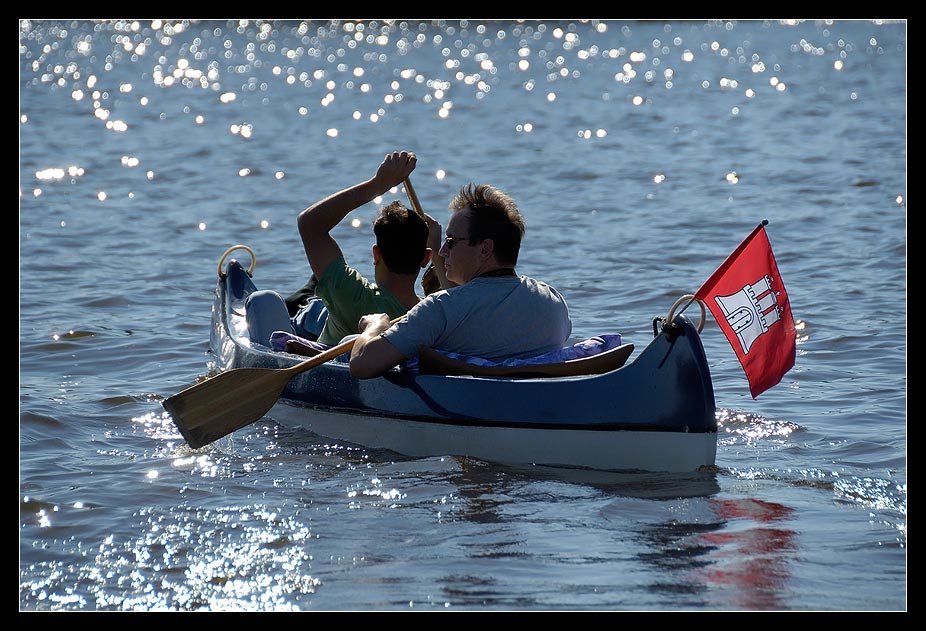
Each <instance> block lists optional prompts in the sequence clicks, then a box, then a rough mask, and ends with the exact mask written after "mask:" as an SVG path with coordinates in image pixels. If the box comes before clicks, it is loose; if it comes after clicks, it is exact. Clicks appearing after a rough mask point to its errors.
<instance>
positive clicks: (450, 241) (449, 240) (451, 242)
mask: <svg viewBox="0 0 926 631" xmlns="http://www.w3.org/2000/svg"><path fill="white" fill-rule="evenodd" d="M460 241H469V239H466V238H463V237H445V238H444V245H446V246H447V249H448V250H452V249H453V248H455V247H456V246H457V243H458V242H460Z"/></svg>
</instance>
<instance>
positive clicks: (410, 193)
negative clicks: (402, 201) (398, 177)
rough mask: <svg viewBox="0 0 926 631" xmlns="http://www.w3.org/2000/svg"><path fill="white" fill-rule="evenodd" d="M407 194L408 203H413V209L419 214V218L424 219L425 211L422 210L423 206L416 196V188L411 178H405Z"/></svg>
mask: <svg viewBox="0 0 926 631" xmlns="http://www.w3.org/2000/svg"><path fill="white" fill-rule="evenodd" d="M405 192H406V193H407V194H408V201H410V202H411V204H412V208H413V209H414V210H415V212H416V213H418V216H419V217H421V218H422V219H424V211H423V210H421V204H420V203H419V202H418V195H416V194H415V187H413V186H412V181H411V178H405Z"/></svg>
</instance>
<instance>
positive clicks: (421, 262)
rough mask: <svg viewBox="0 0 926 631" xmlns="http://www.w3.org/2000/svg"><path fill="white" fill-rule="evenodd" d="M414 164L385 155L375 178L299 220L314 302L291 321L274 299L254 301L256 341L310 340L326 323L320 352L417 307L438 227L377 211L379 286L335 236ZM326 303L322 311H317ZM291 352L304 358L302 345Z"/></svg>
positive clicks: (264, 296)
mask: <svg viewBox="0 0 926 631" xmlns="http://www.w3.org/2000/svg"><path fill="white" fill-rule="evenodd" d="M416 164H417V157H416V156H415V154H414V153H411V152H407V151H396V152H393V153H391V154H388V155H386V157H385V159H384V160H383V162H382V164H380V166H379V168H378V169H377V171H376V174H375V175H374V176H373V177H372V178H370V179H368V180H364V181H363V182H360V183H358V184H355V185H353V186H350V187H348V188H346V189H344V190H341V191H338V192H337V193H334V194H332V195H329V196H328V197H326V198H324V199H322V200H320V201H318V202H316V203H314V204H312V205H311V206H309V207H308V208H306V209H305V210H303V211H302V212H301V213H300V214H299V218H298V226H299V235H300V236H301V237H302V244H303V247H304V248H305V253H306V257H307V258H308V261H309V266H310V267H311V268H312V274H313V276H314V277H315V278H316V279H317V284H316V285H315V287H314V295H315V298H314V299H312V300H309V302H308V304H307V305H305V306H302V308H301V310H300V311H299V312H297V313H296V314H295V315H294V316H293V317H292V318H291V319H290V317H289V312H287V310H286V304H285V303H284V301H283V298H282V297H281V296H280V295H279V294H277V293H276V292H273V291H266V290H265V291H260V292H255V293H254V294H252V295H251V297H250V298H249V300H248V304H247V314H248V325H249V329H250V334H251V337H252V339H254V340H255V341H257V342H260V343H261V344H264V345H269V338H270V335H271V333H272V332H273V331H276V330H283V331H289V332H293V331H294V332H296V333H297V334H300V335H305V336H306V337H309V338H310V339H311V336H308V335H307V334H306V331H307V330H309V331H310V330H311V329H312V328H313V326H304V325H305V324H307V323H308V322H310V323H311V324H312V325H314V328H315V329H316V330H317V327H318V326H319V325H320V324H321V323H322V322H324V326H323V327H322V328H321V330H320V332H318V338H317V341H318V342H319V343H320V344H325V345H328V346H333V345H336V344H338V343H340V342H341V340H342V338H344V337H346V336H348V335H355V334H357V333H358V323H359V322H360V318H361V317H363V316H364V315H366V314H368V313H387V314H389V316H390V317H392V318H396V317H398V316H401V315H403V314H405V313H406V312H407V311H408V310H409V309H410V308H411V307H413V306H415V305H416V304H418V301H419V300H420V297H419V296H418V295H417V294H416V293H415V282H416V280H417V278H418V272H419V271H420V270H421V269H422V268H424V267H425V266H427V264H428V262H429V261H430V260H431V249H430V248H429V247H427V245H428V237H429V229H430V230H431V231H433V232H435V234H436V235H437V237H436V238H437V239H439V238H440V234H441V231H442V228H441V226H440V224H439V223H437V222H436V221H435V220H434V219H432V218H430V217H428V218H427V221H426V220H425V219H423V218H422V217H420V216H418V214H417V213H415V212H414V211H413V210H409V209H408V208H406V207H405V206H404V205H403V204H402V203H401V202H399V201H395V202H392V203H391V204H388V205H386V206H384V207H383V208H382V209H380V212H379V215H378V216H377V218H376V220H375V221H374V222H373V232H374V234H375V235H376V242H375V243H374V244H373V247H372V255H373V268H374V280H373V281H372V282H371V281H369V280H367V279H366V278H364V277H363V276H362V275H361V274H360V272H358V271H357V270H356V269H353V268H352V267H351V266H350V265H348V263H347V261H346V260H345V259H344V254H343V252H342V251H341V248H340V246H339V245H338V243H337V241H335V239H334V237H332V236H331V231H332V230H333V229H334V227H335V226H337V225H338V224H339V223H341V221H343V220H344V218H345V217H347V215H348V214H350V212H351V211H353V210H355V209H357V208H359V207H360V206H363V205H364V204H366V203H368V202H370V201H372V200H373V199H375V198H376V197H378V196H380V195H383V194H384V193H386V192H387V191H389V189H391V188H393V187H395V186H398V185H400V184H401V183H402V182H404V181H405V180H406V179H407V178H408V176H409V175H410V174H411V172H412V171H413V170H414V169H415V166H416ZM319 299H320V300H321V301H322V302H323V303H324V309H321V305H320V304H318V301H319ZM287 350H289V351H291V352H302V351H303V350H305V349H302V348H301V347H300V345H299V344H292V343H290V344H287Z"/></svg>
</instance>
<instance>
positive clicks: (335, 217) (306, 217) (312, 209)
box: [298, 177, 389, 240]
mask: <svg viewBox="0 0 926 631" xmlns="http://www.w3.org/2000/svg"><path fill="white" fill-rule="evenodd" d="M387 190H389V187H386V188H383V185H382V184H380V183H378V182H377V180H376V178H375V177H374V178H370V179H369V180H366V181H365V182H360V183H359V184H355V185H353V186H351V187H349V188H345V189H344V190H342V191H338V192H337V193H334V194H333V195H329V196H328V197H326V198H325V199H323V200H321V201H318V202H315V203H314V204H312V205H311V206H309V207H308V208H306V209H305V210H303V211H302V212H301V213H300V214H299V221H298V222H299V233H300V234H301V235H302V238H303V240H305V238H306V236H307V235H308V236H310V237H311V236H312V235H319V234H327V233H329V232H331V230H333V229H334V227H335V226H336V225H338V224H339V223H341V222H342V221H343V220H344V218H345V217H346V216H347V215H348V214H349V213H350V212H351V211H352V210H355V209H357V208H360V207H361V206H363V205H364V204H366V203H367V202H370V201H372V200H373V199H375V198H376V197H377V196H378V195H382V194H383V193H385V192H386V191H387Z"/></svg>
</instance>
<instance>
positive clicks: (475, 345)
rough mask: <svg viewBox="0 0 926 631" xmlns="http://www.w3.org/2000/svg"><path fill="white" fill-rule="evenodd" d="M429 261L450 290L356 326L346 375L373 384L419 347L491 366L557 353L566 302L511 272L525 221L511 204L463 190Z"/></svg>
mask: <svg viewBox="0 0 926 631" xmlns="http://www.w3.org/2000/svg"><path fill="white" fill-rule="evenodd" d="M450 208H451V210H452V211H453V215H452V216H451V218H450V222H449V223H448V224H447V236H446V238H445V239H444V242H443V245H441V247H440V249H439V251H438V252H437V256H436V257H435V259H436V260H437V261H438V262H439V261H440V260H441V259H443V266H444V270H445V272H446V279H447V280H448V281H450V284H451V285H456V286H451V287H449V288H447V289H443V290H440V291H437V292H435V293H432V294H430V295H428V296H427V297H425V298H424V300H422V301H421V302H419V303H418V304H417V305H415V306H414V307H413V308H412V309H411V310H410V311H409V312H408V314H407V315H406V317H405V318H404V319H403V320H401V321H399V322H398V323H396V324H395V325H393V326H390V318H389V316H388V315H387V314H384V313H376V314H371V315H367V316H364V317H363V318H361V320H360V325H359V326H360V330H361V333H360V335H359V336H358V337H357V339H356V341H355V343H354V346H353V349H352V351H351V358H350V372H351V375H353V376H354V377H357V378H360V379H368V378H372V377H377V376H379V375H381V374H383V373H384V372H386V371H387V370H389V369H390V368H392V367H393V366H396V365H398V364H399V363H401V362H402V361H404V360H406V359H409V358H411V357H414V356H416V355H417V354H418V348H419V347H420V346H425V347H427V348H435V349H438V350H441V351H445V352H451V353H459V354H462V355H470V356H476V357H482V358H484V359H488V360H491V361H501V360H504V359H509V358H525V357H532V356H535V355H540V354H543V353H546V352H550V351H553V350H556V349H558V348H561V347H562V346H563V345H564V343H565V342H566V340H567V339H568V338H569V335H570V334H571V333H572V321H571V320H570V318H569V309H568V307H567V305H566V301H565V300H564V299H563V297H562V296H561V295H560V294H559V292H558V291H556V289H554V288H553V287H551V286H549V285H547V284H546V283H543V282H540V281H537V280H534V279H532V278H529V277H527V276H518V275H517V273H516V272H515V265H516V264H517V262H518V253H519V251H520V248H521V239H522V237H523V236H524V219H523V217H522V216H521V213H520V211H519V210H518V207H517V205H516V204H515V202H514V200H512V199H511V197H509V196H508V195H507V194H505V193H503V192H502V191H500V190H498V189H496V188H494V187H492V186H488V185H484V184H483V185H474V184H470V185H468V186H465V187H463V189H461V191H460V193H459V194H458V195H457V196H456V197H455V198H454V199H453V200H452V201H451V203H450Z"/></svg>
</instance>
